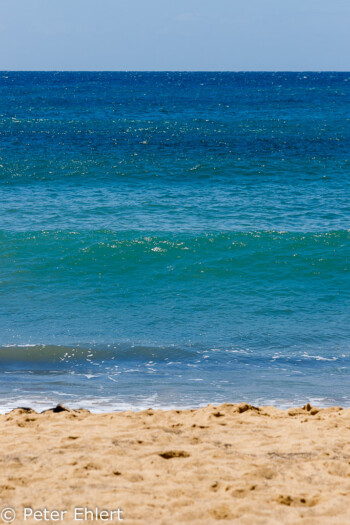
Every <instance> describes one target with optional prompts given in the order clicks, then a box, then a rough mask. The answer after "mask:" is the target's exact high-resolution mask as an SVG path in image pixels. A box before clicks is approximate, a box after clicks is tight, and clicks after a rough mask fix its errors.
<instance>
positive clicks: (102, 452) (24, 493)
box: [0, 404, 350, 525]
mask: <svg viewBox="0 0 350 525" xmlns="http://www.w3.org/2000/svg"><path fill="white" fill-rule="evenodd" d="M0 461H1V468H0V502H1V504H0V507H1V508H2V507H8V506H10V507H13V508H14V509H15V510H16V512H17V518H16V519H15V521H14V523H40V522H42V523H68V524H73V523H83V522H84V519H83V520H80V518H82V517H83V518H84V514H82V513H83V512H85V510H84V511H80V510H79V511H78V514H77V515H74V507H79V508H82V509H85V507H87V508H88V509H89V510H93V513H94V520H93V521H92V520H90V521H86V523H93V522H94V523H118V519H119V522H121V523H125V524H126V523H128V524H130V525H132V524H164V525H168V524H187V523H190V524H198V525H205V524H212V523H230V524H231V523H237V524H242V525H244V524H252V525H258V524H264V525H266V524H276V525H277V524H284V523H286V524H297V523H305V524H315V525H320V524H327V525H328V524H337V525H342V524H344V525H345V524H349V523H350V409H347V410H342V409H341V408H336V407H335V408H329V409H322V410H318V409H316V408H312V407H310V406H309V405H308V406H306V407H304V408H299V409H290V410H278V409H276V408H273V407H262V408H254V407H251V406H249V405H245V404H241V405H229V404H225V405H221V406H218V407H213V406H208V407H206V408H202V409H196V410H184V411H175V410H170V411H160V410H151V409H150V410H147V411H143V412H138V413H136V412H123V413H111V414H91V413H89V412H88V411H85V410H79V411H75V410H61V411H60V409H58V410H57V411H56V410H52V411H46V412H44V413H41V414H38V413H36V412H34V411H31V410H28V409H16V410H14V411H12V412H10V413H9V414H7V415H1V416H0ZM24 508H26V509H29V508H32V509H33V512H34V511H35V510H41V511H42V518H44V509H45V508H46V509H47V513H49V512H51V511H52V510H56V511H66V513H65V514H63V515H59V519H55V517H56V518H57V516H58V515H57V514H53V515H49V514H46V517H48V519H45V520H44V519H41V520H39V521H38V520H36V521H35V520H34V519H33V515H31V516H29V514H30V511H29V510H26V511H25V512H26V513H27V516H28V519H27V520H25V519H24V514H23V513H24V510H23V509H24ZM96 508H98V509H99V510H98V511H97V519H96V510H95V509H96ZM118 508H119V509H120V510H119V515H118V514H117V509H118ZM102 509H104V510H106V512H109V513H110V511H113V510H114V511H115V513H114V514H113V515H112V519H111V514H108V519H106V517H107V514H102V515H101V518H103V519H99V518H98V516H99V513H100V512H101V510H102ZM0 510H1V509H0ZM36 516H37V517H40V514H37V515H36ZM87 516H88V517H90V518H91V514H87ZM77 517H78V518H79V520H77V519H76V518H77ZM121 518H124V519H123V521H121ZM0 522H1V520H0Z"/></svg>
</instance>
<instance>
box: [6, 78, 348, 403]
mask: <svg viewBox="0 0 350 525" xmlns="http://www.w3.org/2000/svg"><path fill="white" fill-rule="evenodd" d="M349 159H350V73H308V72H306V73H133V72H130V73H64V72H52V73H44V72H42V73H41V72H35V73H30V72H28V73H25V72H18V73H15V72H1V73H0V203H1V204H0V411H2V412H6V411H8V410H10V409H11V408H14V407H16V406H31V407H33V408H36V409H38V410H39V409H45V408H48V407H51V406H53V405H55V404H57V403H63V404H66V405H68V406H70V407H72V408H77V407H81V406H82V407H84V408H88V409H90V410H93V411H96V412H98V411H100V412H101V411H110V410H121V409H142V408H147V407H149V406H152V407H155V408H169V407H182V408H183V407H198V406H203V405H206V404H208V403H212V404H218V403H221V402H240V401H247V402H250V403H253V404H259V405H261V404H274V405H276V406H279V407H287V406H291V405H295V404H296V405H301V404H304V403H306V402H311V403H313V404H317V405H319V406H329V405H342V406H348V407H349V406H350V382H349V372H350V315H349V314H350V279H349V261H350V233H349V231H350V226H349V218H350V202H349V196H350V160H349Z"/></svg>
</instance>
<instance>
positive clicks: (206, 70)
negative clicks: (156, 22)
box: [0, 69, 350, 74]
mask: <svg viewBox="0 0 350 525" xmlns="http://www.w3.org/2000/svg"><path fill="white" fill-rule="evenodd" d="M0 73H347V74H348V73H350V70H342V69H339V70H338V69H300V70H299V69H237V70H230V69H198V70H197V69H164V70H162V69H159V70H157V69H0Z"/></svg>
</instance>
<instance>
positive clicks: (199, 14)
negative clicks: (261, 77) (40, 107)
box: [0, 0, 350, 71]
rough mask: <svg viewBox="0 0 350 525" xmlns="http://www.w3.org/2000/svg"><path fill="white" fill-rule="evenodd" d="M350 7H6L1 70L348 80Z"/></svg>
mask: <svg viewBox="0 0 350 525" xmlns="http://www.w3.org/2000/svg"><path fill="white" fill-rule="evenodd" d="M349 27H350V1H349V0H0V70H6V71H10V70H49V71H62V70H68V71H73V70H78V71H88V70H92V71H349V70H350V53H349V50H350V30H349Z"/></svg>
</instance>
